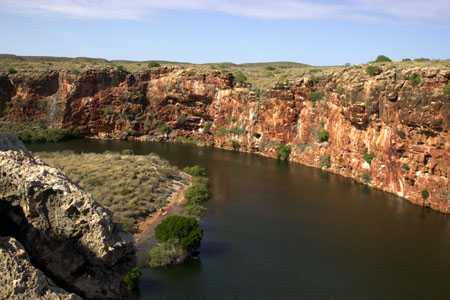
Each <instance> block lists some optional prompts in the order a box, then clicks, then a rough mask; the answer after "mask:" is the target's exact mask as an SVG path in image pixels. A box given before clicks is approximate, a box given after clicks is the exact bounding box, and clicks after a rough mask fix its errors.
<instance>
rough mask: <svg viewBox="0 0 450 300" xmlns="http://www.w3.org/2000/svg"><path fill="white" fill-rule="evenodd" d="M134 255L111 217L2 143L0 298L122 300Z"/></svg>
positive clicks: (14, 144)
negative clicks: (0, 284) (0, 276)
mask: <svg viewBox="0 0 450 300" xmlns="http://www.w3.org/2000/svg"><path fill="white" fill-rule="evenodd" d="M134 252H135V250H134V245H133V240H132V237H131V235H130V234H128V233H126V232H124V231H123V230H122V228H121V227H120V226H118V225H116V224H115V223H113V222H112V218H111V214H110V212H109V211H107V210H105V209H104V208H103V207H101V206H100V205H98V204H97V203H96V202H95V201H93V199H92V197H91V196H90V195H89V194H87V193H86V192H84V191H82V190H81V189H80V188H79V187H78V186H77V185H75V184H73V183H72V182H71V181H70V180H69V179H68V178H67V177H66V176H65V175H64V174H63V173H62V172H61V171H59V170H57V169H55V168H51V167H49V166H47V165H45V164H44V163H43V162H42V161H41V160H40V159H38V158H36V157H34V156H33V155H32V154H31V153H29V152H27V151H26V150H25V148H24V147H23V145H21V143H20V142H18V141H17V140H15V139H14V138H12V137H9V136H0V256H1V258H2V259H1V264H0V273H1V274H2V279H0V280H1V281H2V291H1V293H5V295H3V294H0V296H2V297H0V298H3V297H6V298H8V297H9V298H13V299H16V298H19V299H37V298H43V299H59V298H61V299H78V298H79V297H78V296H81V297H83V298H88V299H121V298H123V297H125V295H126V288H125V287H124V286H123V284H122V282H121V279H122V277H123V275H124V274H125V273H126V271H127V269H128V268H129V267H130V265H131V264H133V263H134V260H135V253H134ZM28 258H29V259H28ZM53 283H55V284H56V285H57V286H59V288H57V287H56V286H55V285H54V284H53ZM3 286H5V287H6V288H3ZM24 286H25V287H26V288H24ZM63 289H64V290H66V291H67V292H65V291H64V290H63ZM69 293H71V294H69Z"/></svg>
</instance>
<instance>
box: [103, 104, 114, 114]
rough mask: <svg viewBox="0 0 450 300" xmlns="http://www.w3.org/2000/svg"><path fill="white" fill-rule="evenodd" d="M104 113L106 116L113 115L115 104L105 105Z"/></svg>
mask: <svg viewBox="0 0 450 300" xmlns="http://www.w3.org/2000/svg"><path fill="white" fill-rule="evenodd" d="M102 113H103V115H104V116H109V115H112V114H113V113H114V108H113V106H112V105H107V106H105V107H103V109H102Z"/></svg>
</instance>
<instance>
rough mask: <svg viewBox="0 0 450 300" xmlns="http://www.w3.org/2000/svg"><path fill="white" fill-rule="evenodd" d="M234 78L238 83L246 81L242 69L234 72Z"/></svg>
mask: <svg viewBox="0 0 450 300" xmlns="http://www.w3.org/2000/svg"><path fill="white" fill-rule="evenodd" d="M233 75H234V80H235V81H236V82H238V83H245V82H247V76H245V74H244V73H242V71H236V72H235V73H234V74H233Z"/></svg>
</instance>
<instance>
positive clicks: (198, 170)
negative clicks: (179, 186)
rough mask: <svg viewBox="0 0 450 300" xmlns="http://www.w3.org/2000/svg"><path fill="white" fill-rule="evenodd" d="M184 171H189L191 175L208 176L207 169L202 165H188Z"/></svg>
mask: <svg viewBox="0 0 450 300" xmlns="http://www.w3.org/2000/svg"><path fill="white" fill-rule="evenodd" d="M183 171H184V172H186V173H188V174H189V175H191V176H196V177H206V176H208V172H207V171H206V169H205V168H202V167H200V166H197V165H196V166H192V167H186V168H184V170H183Z"/></svg>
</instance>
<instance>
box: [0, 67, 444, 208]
mask: <svg viewBox="0 0 450 300" xmlns="http://www.w3.org/2000/svg"><path fill="white" fill-rule="evenodd" d="M378 67H379V70H378V71H377V72H376V73H377V74H374V75H373V76H371V75H369V74H368V73H367V71H366V66H355V67H349V68H337V69H330V70H327V71H324V72H323V73H322V74H314V75H313V76H305V77H303V78H299V79H298V80H297V81H296V82H294V83H283V84H276V85H274V88H272V89H270V90H267V91H263V93H261V92H260V91H255V90H252V89H251V88H250V87H249V86H248V85H246V84H242V83H236V82H235V80H234V78H233V76H232V75H231V74H224V73H220V72H210V73H198V72H195V71H193V70H183V69H179V68H173V67H170V68H168V67H164V68H160V69H158V70H153V71H148V72H141V73H134V74H131V73H126V72H121V71H119V70H112V69H110V70H90V71H86V72H84V73H82V74H81V75H79V76H75V75H74V74H70V73H68V72H56V71H52V72H49V73H42V74H35V75H33V76H31V75H29V74H28V75H27V74H24V75H21V74H15V75H4V76H3V77H1V76H0V77H1V78H0V104H1V105H0V109H1V108H3V111H2V117H3V118H4V119H5V120H8V121H12V122H19V123H24V122H29V121H30V120H34V121H39V122H44V123H46V124H48V125H49V126H53V127H62V128H68V129H76V130H78V131H80V132H81V133H82V134H83V135H85V136H90V137H97V138H135V139H141V140H148V139H150V140H172V141H176V140H181V141H194V142H199V143H203V144H205V143H206V144H210V145H214V146H216V147H222V148H228V149H233V148H234V149H235V150H240V151H246V152H254V153H258V154H261V155H265V156H269V157H277V155H278V154H279V153H278V152H279V149H289V150H290V152H289V151H284V152H285V153H284V154H288V155H287V158H288V159H289V160H290V161H294V162H299V163H302V164H306V165H310V166H314V167H320V168H324V169H327V170H328V171H331V172H334V173H337V174H340V175H343V176H346V177H351V178H354V179H355V180H357V181H360V182H363V183H366V184H368V185H370V186H373V187H376V188H379V189H382V190H384V191H387V192H391V193H394V194H396V195H399V196H401V197H404V198H406V199H408V200H409V201H411V202H413V203H415V204H418V205H422V206H426V207H431V208H433V209H435V210H438V211H441V212H444V213H450V196H449V175H448V173H449V166H450V155H449V152H450V144H449V141H450V135H449V120H450V94H449V93H448V92H446V91H447V89H446V88H445V87H446V86H448V85H449V83H450V81H449V80H450V68H449V67H448V66H446V65H440V66H419V67H418V66H415V65H407V64H406V65H397V64H394V63H391V64H385V65H378ZM6 108H8V109H6ZM286 147H287V148H286ZM289 154H290V155H289ZM284 156H286V155H284Z"/></svg>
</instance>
